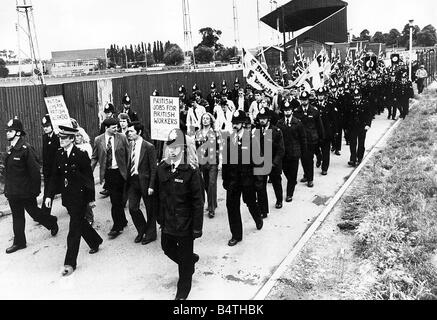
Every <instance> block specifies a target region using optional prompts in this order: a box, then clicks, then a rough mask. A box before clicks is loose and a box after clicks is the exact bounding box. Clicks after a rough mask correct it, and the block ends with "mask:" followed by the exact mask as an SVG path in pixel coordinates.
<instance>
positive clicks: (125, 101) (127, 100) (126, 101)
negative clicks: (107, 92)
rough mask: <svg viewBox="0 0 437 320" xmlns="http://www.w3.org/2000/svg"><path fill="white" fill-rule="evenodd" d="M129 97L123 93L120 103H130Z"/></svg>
mask: <svg viewBox="0 0 437 320" xmlns="http://www.w3.org/2000/svg"><path fill="white" fill-rule="evenodd" d="M130 102H131V101H130V97H129V95H128V94H127V93H126V94H125V95H124V97H123V100H122V103H123V104H125V105H130Z"/></svg>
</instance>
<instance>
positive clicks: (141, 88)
mask: <svg viewBox="0 0 437 320" xmlns="http://www.w3.org/2000/svg"><path fill="white" fill-rule="evenodd" d="M236 77H238V78H239V79H240V83H241V84H242V85H243V86H245V81H244V80H245V79H244V78H243V72H242V70H236V71H223V72H189V73H182V72H181V73H177V72H175V73H163V74H152V75H146V74H144V75H134V76H125V77H123V78H114V79H112V87H113V99H114V105H115V107H116V108H117V109H118V110H119V109H121V101H122V98H123V96H124V95H125V93H128V94H129V96H130V97H131V99H132V109H133V110H134V111H136V112H137V113H138V115H139V117H140V119H141V121H142V122H143V123H144V124H145V125H146V128H147V129H148V130H150V96H151V95H152V92H153V91H154V90H155V89H157V90H159V92H160V95H161V96H171V97H177V95H178V88H179V87H180V86H181V85H184V86H185V87H186V89H187V92H188V94H189V95H190V94H191V89H192V86H193V85H194V84H197V85H198V86H199V88H200V90H201V91H202V92H203V94H204V96H206V95H207V94H208V93H209V91H210V90H209V88H210V84H211V82H213V81H214V82H215V83H216V85H217V88H221V82H222V81H223V80H226V82H227V84H228V88H232V87H233V83H234V80H235V78H236ZM45 89H46V92H47V96H56V95H63V96H64V99H65V103H66V105H67V107H68V110H69V113H70V116H71V117H72V118H75V119H76V120H77V121H78V122H79V124H80V125H81V126H82V127H83V128H84V129H85V131H86V132H87V133H88V134H89V135H90V138H91V139H92V141H93V140H94V138H95V137H96V136H97V134H98V131H99V118H98V112H99V110H98V97H97V81H82V82H74V83H65V84H59V85H48V86H47V87H46V88H45ZM0 109H1V110H2V112H0V124H1V126H2V127H3V128H5V126H6V123H7V122H8V121H9V120H10V119H12V118H13V117H14V116H18V117H19V119H20V120H21V121H22V122H23V125H24V129H25V131H26V133H27V137H26V139H27V141H28V142H29V143H30V144H31V145H32V146H34V147H35V149H36V150H37V152H38V154H39V155H41V154H42V138H41V136H42V133H43V132H42V128H41V119H42V117H43V116H44V115H45V114H46V113H47V108H46V106H45V103H44V87H43V86H41V85H37V86H22V87H0ZM6 146H7V141H6V135H5V134H4V133H3V134H0V148H1V149H0V150H1V152H4V150H5V148H6Z"/></svg>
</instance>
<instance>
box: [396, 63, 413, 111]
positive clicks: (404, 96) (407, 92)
mask: <svg viewBox="0 0 437 320" xmlns="http://www.w3.org/2000/svg"><path fill="white" fill-rule="evenodd" d="M410 98H414V89H413V84H412V83H411V81H409V80H408V74H407V73H406V72H405V73H403V74H402V79H401V83H400V84H399V86H398V87H397V91H396V99H397V104H398V108H399V111H400V113H401V115H400V117H401V119H405V117H406V116H407V115H408V113H409V110H410Z"/></svg>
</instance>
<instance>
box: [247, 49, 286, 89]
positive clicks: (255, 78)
mask: <svg viewBox="0 0 437 320" xmlns="http://www.w3.org/2000/svg"><path fill="white" fill-rule="evenodd" d="M243 69H244V70H243V74H244V76H245V77H246V81H247V83H248V84H250V85H251V86H252V87H254V88H255V89H257V90H265V93H266V94H267V95H269V96H271V97H273V96H274V95H276V94H277V93H278V90H279V89H280V88H281V87H280V86H278V85H277V84H276V82H275V81H273V79H272V78H271V77H270V75H269V73H268V72H267V70H266V69H265V68H264V67H263V66H262V65H261V63H260V62H259V61H258V60H257V59H256V58H255V57H254V56H253V55H252V54H251V53H250V52H249V51H247V50H245V49H243Z"/></svg>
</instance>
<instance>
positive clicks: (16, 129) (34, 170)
mask: <svg viewBox="0 0 437 320" xmlns="http://www.w3.org/2000/svg"><path fill="white" fill-rule="evenodd" d="M25 135H26V133H25V132H24V129H23V124H22V123H21V121H20V120H18V118H16V117H15V118H14V119H12V120H10V121H9V122H8V124H7V126H6V138H7V139H8V141H9V142H10V145H9V147H8V151H7V154H6V156H5V159H4V165H5V167H4V171H3V176H4V178H5V188H4V192H5V196H6V198H7V199H8V202H9V206H10V207H11V212H12V227H13V230H14V243H13V245H12V246H11V247H9V248H8V249H6V253H7V254H11V253H14V252H16V251H18V250H21V249H24V248H26V235H25V233H24V230H25V217H24V210H26V211H27V212H28V213H29V215H30V216H31V217H32V219H33V220H35V221H36V222H39V223H40V224H41V225H43V226H44V227H45V228H46V229H48V230H51V234H52V236H55V235H56V234H57V233H58V230H59V229H58V224H57V220H58V219H57V218H56V217H54V216H52V215H50V214H42V212H41V209H40V208H38V205H37V201H36V197H37V196H38V195H39V194H40V193H41V175H40V172H39V169H40V168H39V163H38V160H37V156H36V152H35V150H34V149H33V148H32V147H31V146H30V145H29V144H28V143H27V142H26V141H25V140H24V138H23V137H24V136H25Z"/></svg>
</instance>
